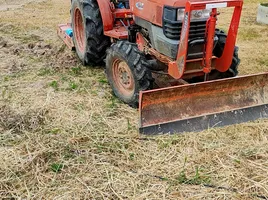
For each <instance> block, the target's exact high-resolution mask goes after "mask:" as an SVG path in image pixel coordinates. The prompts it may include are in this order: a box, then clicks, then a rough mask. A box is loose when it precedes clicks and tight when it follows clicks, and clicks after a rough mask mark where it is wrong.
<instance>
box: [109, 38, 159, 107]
mask: <svg viewBox="0 0 268 200" xmlns="http://www.w3.org/2000/svg"><path fill="white" fill-rule="evenodd" d="M106 75H107V78H108V81H109V83H110V85H111V87H112V89H113V92H114V94H115V95H116V96H117V97H118V98H119V99H120V100H122V101H123V102H125V103H127V104H128V105H130V106H131V107H135V108H136V107H137V106H138V104H139V92H140V91H144V90H149V89H152V86H153V81H154V79H153V78H152V74H151V72H150V70H149V69H148V62H147V60H146V58H145V56H144V55H143V54H142V53H141V52H140V51H139V50H138V48H137V46H136V45H135V44H132V43H130V42H127V41H119V42H118V43H116V44H113V45H112V47H111V48H110V49H109V50H108V53H107V58H106Z"/></svg>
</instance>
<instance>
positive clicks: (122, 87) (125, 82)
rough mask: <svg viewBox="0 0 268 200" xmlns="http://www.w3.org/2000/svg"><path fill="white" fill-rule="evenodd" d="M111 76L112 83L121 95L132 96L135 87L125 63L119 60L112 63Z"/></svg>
mask: <svg viewBox="0 0 268 200" xmlns="http://www.w3.org/2000/svg"><path fill="white" fill-rule="evenodd" d="M113 76H114V81H115V83H116V85H117V87H118V89H119V91H120V92H121V93H122V94H124V95H126V96H131V95H133V93H134V86H135V84H134V78H133V75H132V72H131V70H130V68H129V66H128V65H127V63H126V62H124V61H122V60H119V59H117V60H115V61H114V63H113Z"/></svg>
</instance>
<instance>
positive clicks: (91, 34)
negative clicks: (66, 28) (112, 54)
mask: <svg viewBox="0 0 268 200" xmlns="http://www.w3.org/2000/svg"><path fill="white" fill-rule="evenodd" d="M71 16H72V28H73V32H74V37H73V38H74V45H75V48H76V53H77V55H78V57H79V59H80V60H81V61H82V63H83V64H84V65H97V64H100V63H101V62H103V59H104V58H105V56H106V50H107V48H108V47H109V46H110V40H109V38H108V37H106V36H104V34H103V23H102V18H101V13H100V9H99V6H98V3H97V2H96V0H72V8H71ZM81 20H82V21H81ZM79 24H80V26H79Z"/></svg>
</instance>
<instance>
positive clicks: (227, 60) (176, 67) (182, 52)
mask: <svg viewBox="0 0 268 200" xmlns="http://www.w3.org/2000/svg"><path fill="white" fill-rule="evenodd" d="M242 6H243V1H242V0H219V1H202V2H190V1H188V2H187V3H186V7H185V13H184V20H183V25H182V31H181V37H180V38H181V41H180V45H179V50H178V54H177V60H176V61H172V62H170V63H169V68H168V72H169V74H170V75H171V76H172V77H173V78H175V79H180V78H181V77H182V76H183V74H184V72H185V69H186V60H187V53H188V40H189V30H190V22H191V12H192V11H193V10H203V9H212V12H211V15H210V17H209V18H208V20H207V27H206V37H205V41H206V44H205V51H204V52H205V53H204V55H203V72H204V73H205V74H208V73H210V71H211V69H212V67H213V68H215V69H217V70H218V71H220V72H225V71H227V70H228V69H229V67H230V65H231V63H232V55H233V52H232V51H230V49H234V47H235V43H236V38H237V32H238V26H239V22H240V17H241V11H242ZM226 7H234V13H233V17H232V21H231V23H230V27H229V31H228V36H227V39H226V45H225V48H224V51H223V54H222V56H221V57H220V58H217V59H216V61H215V66H212V58H213V57H212V56H213V53H212V52H213V47H214V36H215V27H216V20H217V18H216V17H217V8H226Z"/></svg>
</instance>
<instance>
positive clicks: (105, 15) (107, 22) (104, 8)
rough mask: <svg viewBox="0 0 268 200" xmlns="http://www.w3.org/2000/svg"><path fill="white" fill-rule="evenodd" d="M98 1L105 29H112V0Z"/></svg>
mask: <svg viewBox="0 0 268 200" xmlns="http://www.w3.org/2000/svg"><path fill="white" fill-rule="evenodd" d="M97 2H98V5H99V8H100V13H101V18H102V23H103V30H104V31H109V30H112V29H113V22H114V19H113V15H112V10H111V4H110V0H97Z"/></svg>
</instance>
